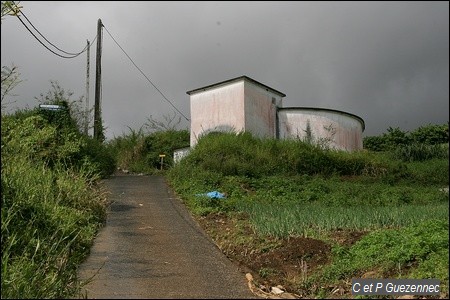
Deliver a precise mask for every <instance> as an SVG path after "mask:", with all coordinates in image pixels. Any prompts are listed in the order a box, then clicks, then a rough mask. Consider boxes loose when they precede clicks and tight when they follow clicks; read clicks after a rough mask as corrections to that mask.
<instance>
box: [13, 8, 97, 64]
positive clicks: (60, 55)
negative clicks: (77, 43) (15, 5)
mask: <svg viewBox="0 0 450 300" xmlns="http://www.w3.org/2000/svg"><path fill="white" fill-rule="evenodd" d="M21 14H22V15H23V16H24V17H25V19H26V20H27V21H28V22H29V23H30V24H31V26H32V27H33V28H34V29H35V30H36V31H37V32H38V33H39V34H40V35H41V36H42V37H43V38H44V39H45V41H47V42H48V43H49V44H50V45H52V46H53V47H55V48H56V49H58V50H59V51H61V52H63V53H65V54H69V55H70V56H67V55H62V54H59V53H56V52H55V51H53V50H52V49H50V48H49V47H47V45H45V44H44V43H43V42H42V41H41V40H40V39H39V38H38V37H37V36H36V35H35V34H34V33H33V31H32V30H31V29H30V28H29V27H28V26H27V25H26V24H25V22H24V21H23V20H22V19H21V18H20V16H19V15H18V14H17V15H16V17H17V18H18V19H19V21H20V22H21V23H22V25H23V26H25V28H26V29H27V30H28V31H29V32H30V33H31V35H32V36H33V37H34V38H35V39H36V40H37V41H38V42H39V43H40V44H41V45H42V46H44V47H45V48H46V49H47V50H48V51H50V52H52V53H53V54H55V55H56V56H59V57H62V58H75V57H77V56H79V55H80V54H82V53H84V52H86V50H87V47H88V46H87V45H86V46H85V47H84V49H83V50H82V51H81V52H79V53H70V52H66V51H64V50H61V49H59V48H58V47H56V46H55V45H54V44H52V43H51V42H50V41H49V40H48V39H47V38H45V37H44V36H43V35H42V33H41V32H40V31H39V30H38V29H37V28H36V27H35V26H34V25H33V24H32V23H31V22H30V20H29V19H28V18H27V17H26V16H25V15H24V13H23V12H21ZM96 38H97V37H95V38H94V41H95V39H96Z"/></svg>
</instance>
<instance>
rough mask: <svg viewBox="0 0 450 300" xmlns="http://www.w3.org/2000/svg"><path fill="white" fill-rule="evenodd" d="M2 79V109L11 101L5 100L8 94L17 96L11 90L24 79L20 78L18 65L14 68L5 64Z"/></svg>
mask: <svg viewBox="0 0 450 300" xmlns="http://www.w3.org/2000/svg"><path fill="white" fill-rule="evenodd" d="M1 81H2V92H1V93H2V94H1V105H2V109H4V108H5V107H6V105H7V104H9V103H10V102H7V103H5V102H4V100H5V99H6V97H7V96H16V95H13V94H11V91H12V90H13V89H14V88H15V87H16V86H17V85H18V84H19V83H21V82H22V80H20V73H19V72H18V71H17V67H15V66H13V67H12V68H9V67H7V66H3V67H2V75H1Z"/></svg>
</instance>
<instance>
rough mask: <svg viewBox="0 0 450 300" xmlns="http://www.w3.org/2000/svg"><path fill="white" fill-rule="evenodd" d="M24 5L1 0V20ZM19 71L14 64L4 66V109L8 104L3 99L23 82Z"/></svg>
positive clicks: (2, 80)
mask: <svg viewBox="0 0 450 300" xmlns="http://www.w3.org/2000/svg"><path fill="white" fill-rule="evenodd" d="M21 9H22V6H19V2H17V3H16V2H14V1H1V20H2V21H3V17H4V16H7V15H9V16H17V15H18V14H19V13H20V10H21ZM19 75H20V74H19V72H18V71H17V67H15V66H12V67H11V68H9V67H7V66H2V75H1V85H2V95H1V106H2V110H3V109H4V108H5V106H6V104H8V103H4V102H3V101H4V100H5V98H6V96H8V95H10V93H11V91H12V90H13V89H14V88H15V87H16V86H17V85H18V84H19V83H20V82H21V80H20V79H19Z"/></svg>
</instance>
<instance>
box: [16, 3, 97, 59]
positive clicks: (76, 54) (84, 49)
mask: <svg viewBox="0 0 450 300" xmlns="http://www.w3.org/2000/svg"><path fill="white" fill-rule="evenodd" d="M21 13H22V16H24V17H25V19H26V20H27V21H28V23H30V25H31V26H32V27H33V28H34V30H36V31H37V33H39V35H40V36H41V37H43V38H44V40H46V41H47V43H49V44H50V45H52V46H53V47H55V48H56V49H58V50H59V51H61V52H63V53H65V54H68V55H75V57H76V56H78V55H80V54H81V53H83V52H84V51H86V48H87V47H88V46H87V45H86V46H85V47H84V48H83V50H81V52H78V53H70V52H66V51H64V50H62V49H59V48H58V47H56V46H55V45H54V44H52V43H51V42H50V41H49V40H48V39H47V38H46V37H45V36H44V35H43V34H42V33H41V32H40V31H39V30H38V29H37V28H36V27H35V26H34V25H33V23H31V21H30V20H29V19H28V18H27V16H26V15H25V14H24V13H23V12H21Z"/></svg>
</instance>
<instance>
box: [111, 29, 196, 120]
mask: <svg viewBox="0 0 450 300" xmlns="http://www.w3.org/2000/svg"><path fill="white" fill-rule="evenodd" d="M103 28H105V30H106V32H107V33H108V34H109V36H110V37H111V38H112V39H113V41H114V42H115V43H116V45H117V46H118V47H119V48H120V49H121V50H122V51H123V53H125V55H126V56H127V57H128V59H129V60H130V61H131V63H132V64H133V65H134V66H135V67H136V69H138V70H139V72H141V74H142V75H143V76H144V77H145V78H146V79H147V81H148V82H150V84H151V85H152V86H153V87H154V88H155V89H156V90H157V91H158V92H159V93H160V94H161V96H163V98H164V99H166V101H167V102H169V103H170V105H172V107H173V108H174V109H175V110H176V111H177V112H178V113H179V114H180V115H182V116H183V117H184V118H185V119H186V121H190V120H189V119H188V118H187V117H186V116H185V115H184V114H183V113H182V112H181V111H180V110H179V109H178V108H176V106H175V105H174V104H173V103H172V102H171V101H170V100H169V99H167V97H166V96H164V94H163V93H162V92H161V91H160V90H159V89H158V88H157V87H156V85H155V84H154V83H153V82H152V81H151V80H150V79H149V78H148V77H147V75H145V74H144V72H142V70H141V69H140V68H139V67H138V66H137V65H136V64H135V63H134V61H133V60H132V59H131V57H130V56H129V55H128V54H127V52H125V50H124V49H123V48H122V47H121V46H120V45H119V43H118V42H117V41H116V40H115V39H114V37H113V36H112V35H111V33H110V32H109V31H108V29H107V28H106V27H105V25H104V24H103Z"/></svg>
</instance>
